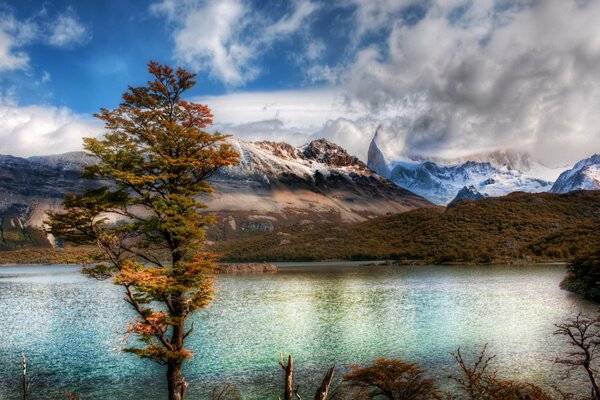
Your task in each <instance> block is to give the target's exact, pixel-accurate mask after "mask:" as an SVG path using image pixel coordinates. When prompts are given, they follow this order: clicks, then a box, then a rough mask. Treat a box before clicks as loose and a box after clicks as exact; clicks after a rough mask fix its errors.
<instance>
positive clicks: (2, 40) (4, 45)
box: [0, 9, 90, 73]
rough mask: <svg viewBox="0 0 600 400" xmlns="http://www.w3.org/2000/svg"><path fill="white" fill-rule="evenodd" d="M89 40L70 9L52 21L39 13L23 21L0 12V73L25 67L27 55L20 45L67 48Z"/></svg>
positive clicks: (7, 12)
mask: <svg viewBox="0 0 600 400" xmlns="http://www.w3.org/2000/svg"><path fill="white" fill-rule="evenodd" d="M89 38H90V33H89V32H88V30H87V29H86V28H85V27H84V26H83V25H82V24H81V23H80V22H79V20H78V18H77V16H76V15H75V13H74V12H73V11H72V10H70V9H68V10H67V11H66V12H64V13H60V14H58V15H56V16H55V17H54V18H50V17H49V15H48V13H47V11H46V10H45V9H42V10H41V11H39V12H37V13H34V14H33V15H31V16H30V17H29V18H27V19H24V20H18V19H17V18H16V17H15V16H14V15H13V14H12V13H10V12H9V11H6V10H0V73H1V72H4V71H10V70H19V69H25V68H27V67H28V66H29V55H28V54H27V53H26V52H25V51H24V50H23V49H22V47H23V46H24V45H28V44H31V43H36V42H38V43H39V42H42V43H46V44H49V45H51V46H56V47H71V46H74V45H80V44H83V43H85V42H87V41H88V40H89Z"/></svg>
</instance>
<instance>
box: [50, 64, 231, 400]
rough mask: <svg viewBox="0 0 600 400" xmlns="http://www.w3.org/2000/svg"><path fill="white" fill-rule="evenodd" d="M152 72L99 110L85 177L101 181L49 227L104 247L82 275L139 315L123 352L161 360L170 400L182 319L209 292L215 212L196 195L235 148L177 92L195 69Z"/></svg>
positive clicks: (181, 389) (206, 113)
mask: <svg viewBox="0 0 600 400" xmlns="http://www.w3.org/2000/svg"><path fill="white" fill-rule="evenodd" d="M148 72H149V73H150V74H151V75H152V76H153V80H151V81H149V82H148V83H147V85H146V86H141V87H132V86H130V87H129V90H128V91H127V92H126V93H125V94H124V95H123V103H121V105H120V106H119V107H117V108H116V109H113V110H108V109H102V110H101V112H100V113H99V114H96V115H95V117H97V118H99V119H101V120H103V121H104V124H105V128H106V130H107V132H106V133H105V134H104V136H103V137H102V138H101V139H95V138H85V139H84V148H85V150H87V151H88V152H90V153H91V154H93V155H94V156H95V157H96V159H97V163H96V164H95V165H91V166H88V167H86V169H85V171H84V176H85V177H87V178H91V179H96V180H100V181H101V182H102V184H103V185H102V186H101V187H100V188H94V189H88V190H86V191H85V192H84V193H83V194H82V195H76V194H72V195H69V196H67V197H66V198H65V200H64V202H63V207H64V211H62V212H55V213H50V219H49V221H48V222H47V224H48V226H49V231H50V232H51V233H53V234H54V235H56V236H58V237H61V238H64V239H66V240H67V241H70V242H74V243H90V242H92V243H96V244H97V245H98V247H99V248H100V249H101V250H102V251H103V253H104V255H105V258H106V259H107V260H108V261H106V262H104V263H101V264H99V265H96V266H94V267H86V268H84V273H86V274H87V275H89V276H91V277H95V278H98V279H107V278H112V279H113V282H114V283H115V284H116V285H120V286H122V287H123V288H124V290H125V301H126V302H127V303H129V305H130V306H131V307H132V309H133V310H134V311H135V312H136V314H137V319H136V320H135V321H133V322H131V323H130V324H128V326H127V334H128V336H132V337H135V338H137V339H139V340H140V341H139V343H138V345H136V346H131V347H129V348H126V349H125V351H128V352H131V353H134V354H137V355H138V356H140V357H142V358H146V359H149V360H152V361H154V362H157V363H159V364H161V365H166V366H167V383H168V392H169V399H170V400H183V399H184V398H185V393H186V389H187V382H186V381H185V380H184V378H183V376H182V365H183V362H184V360H187V359H189V358H190V357H191V356H192V352H191V351H190V350H189V349H187V348H186V347H185V341H186V338H187V337H188V336H189V335H190V334H191V333H192V331H193V329H194V326H193V323H192V324H188V319H189V317H190V315H192V314H193V313H194V312H195V311H197V310H200V309H202V308H205V307H207V306H208V305H209V303H210V301H211V300H212V298H213V287H212V284H213V282H212V278H211V277H210V275H208V274H207V273H209V272H210V271H211V270H212V268H213V266H214V258H213V256H212V255H211V254H209V253H207V252H204V251H202V246H203V239H204V234H205V232H204V228H205V226H206V225H207V224H210V223H211V222H212V218H211V217H210V216H208V215H206V214H203V213H201V211H202V210H203V209H204V208H206V206H205V205H204V204H203V203H201V202H200V201H199V199H198V196H199V195H200V194H202V193H208V192H210V191H211V190H212V189H211V186H210V185H209V184H208V182H207V179H208V178H209V177H210V176H211V175H212V174H214V173H215V171H217V170H218V169H219V168H221V167H223V166H227V165H233V164H236V163H237V162H238V157H239V155H238V154H237V153H236V152H235V151H234V150H232V148H231V147H230V145H228V144H227V143H225V141H224V140H225V136H223V135H221V134H220V133H215V134H209V133H207V132H205V131H204V130H203V128H205V127H206V126H207V125H209V124H211V123H212V115H211V112H210V109H209V108H208V107H207V106H205V105H200V104H194V103H190V102H187V101H185V100H183V99H182V94H183V93H184V92H185V91H186V90H188V89H190V88H191V87H192V86H194V84H195V81H194V77H195V75H194V74H192V73H189V72H187V71H185V70H184V69H181V68H179V69H178V70H177V71H174V70H173V69H171V68H170V67H168V66H166V65H161V64H159V63H157V62H150V63H149V64H148ZM115 219H116V220H117V221H116V222H115Z"/></svg>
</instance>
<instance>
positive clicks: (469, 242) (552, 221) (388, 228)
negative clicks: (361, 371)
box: [213, 191, 600, 263]
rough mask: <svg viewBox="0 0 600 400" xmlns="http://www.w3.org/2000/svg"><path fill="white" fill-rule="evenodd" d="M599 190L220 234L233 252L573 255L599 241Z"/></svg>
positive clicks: (465, 258)
mask: <svg viewBox="0 0 600 400" xmlns="http://www.w3.org/2000/svg"><path fill="white" fill-rule="evenodd" d="M599 222H600V192H598V191H579V192H571V193H567V194H551V193H537V194H530V193H513V194H510V195H508V196H504V197H490V198H486V199H482V200H476V201H473V200H463V201H459V202H457V203H455V204H454V205H453V206H451V207H448V208H447V209H444V208H441V207H430V208H423V209H418V210H414V211H410V212H406V213H403V214H397V215H393V216H386V217H381V218H376V219H373V220H370V221H366V222H361V223H357V224H353V225H351V226H348V227H342V226H335V227H331V226H330V227H326V226H322V227H319V228H313V229H308V228H305V229H304V230H300V228H297V229H296V232H294V230H292V229H289V230H285V231H282V232H274V233H269V234H266V235H261V236H256V237H252V238H246V239H241V240H232V241H227V242H217V243H215V245H214V246H213V248H214V250H216V251H219V252H221V254H223V258H224V259H226V260H270V261H274V260H279V261H284V260H290V261H291V260H325V259H399V260H402V261H404V262H433V263H444V262H466V263H468V262H485V263H487V262H528V261H547V260H568V259H571V258H572V257H574V256H576V255H577V254H579V253H580V252H583V251H585V250H587V249H588V248H590V247H593V246H598V245H600V234H599V233H597V229H596V228H595V227H597V226H598V223H599Z"/></svg>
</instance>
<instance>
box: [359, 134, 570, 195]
mask: <svg viewBox="0 0 600 400" xmlns="http://www.w3.org/2000/svg"><path fill="white" fill-rule="evenodd" d="M377 140H378V134H377V132H376V134H375V136H374V137H373V140H372V141H371V146H370V148H369V159H368V165H369V167H370V168H371V169H373V170H374V171H376V172H378V173H379V174H381V175H383V176H386V177H388V178H390V179H391V180H392V181H393V182H394V183H396V184H397V185H399V186H402V187H403V188H406V189H408V190H410V191H412V192H414V193H416V194H419V195H421V196H423V197H425V198H427V199H428V200H430V201H432V202H434V203H436V204H448V203H449V202H450V201H451V200H452V199H453V198H454V197H456V195H457V194H458V192H459V191H460V190H461V189H462V188H464V187H470V186H473V187H474V188H475V189H476V190H477V191H478V192H480V193H482V194H484V195H488V196H502V195H505V194H508V193H511V192H515V191H524V192H545V191H548V190H549V189H550V188H551V186H552V181H553V180H554V179H556V177H557V176H558V174H560V173H561V172H562V171H563V170H564V168H561V169H554V168H548V167H546V166H544V165H543V164H541V163H539V162H536V161H535V160H532V159H531V157H530V156H529V155H528V154H527V153H519V152H512V151H495V152H490V153H483V154H477V155H473V156H470V157H468V158H469V159H467V157H465V158H459V159H451V160H448V159H439V158H425V157H422V156H412V157H411V156H408V157H405V158H404V159H403V160H397V161H387V158H386V156H385V154H384V153H383V151H382V150H381V146H380V145H379V144H378V143H377Z"/></svg>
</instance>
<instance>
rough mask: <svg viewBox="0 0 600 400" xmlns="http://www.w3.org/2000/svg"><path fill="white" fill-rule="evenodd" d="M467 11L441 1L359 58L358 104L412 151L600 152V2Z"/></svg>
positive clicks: (507, 4) (354, 74)
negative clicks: (387, 122)
mask: <svg viewBox="0 0 600 400" xmlns="http://www.w3.org/2000/svg"><path fill="white" fill-rule="evenodd" d="M459 5H460V3H459V2H456V1H454V2H452V1H437V2H434V3H433V4H432V5H431V6H430V8H429V9H428V11H427V13H426V15H425V16H424V17H423V18H422V19H421V20H419V21H418V22H416V23H415V24H412V25H409V24H403V23H400V22H398V21H397V22H396V23H395V24H394V26H393V29H392V31H391V32H390V34H389V36H388V38H387V41H386V42H385V43H384V44H383V45H371V46H369V47H366V48H363V49H361V50H360V51H359V52H357V54H356V56H355V58H354V61H353V62H352V63H351V66H350V67H349V68H348V69H347V70H346V71H345V73H344V77H343V82H344V83H343V85H344V87H345V88H346V90H347V92H346V95H347V98H348V99H349V101H351V102H358V103H360V104H362V105H364V106H366V107H368V109H369V110H370V112H371V114H372V115H379V116H384V117H385V118H390V119H391V120H393V122H394V125H395V128H396V129H397V137H396V138H395V140H397V141H402V142H403V146H399V147H402V148H404V149H405V151H407V152H411V153H416V154H426V155H432V154H435V155H456V154H457V153H461V152H464V153H472V152H473V151H478V150H486V149H492V148H499V147H504V148H505V147H512V148H528V149H530V150H531V151H532V152H534V153H536V154H537V155H538V156H539V157H542V158H556V157H558V158H563V159H570V160H572V159H573V158H577V157H582V156H585V155H587V154H589V152H590V151H599V150H600V113H598V112H597V110H598V109H599V107H600V70H599V69H598V68H597V65H598V63H599V62H600V25H599V24H597V23H596V22H595V21H597V20H598V19H599V18H600V3H599V2H593V1H591V2H577V1H566V0H546V1H542V2H518V1H504V2H502V4H500V3H498V2H492V1H482V2H467V3H464V4H462V5H460V8H459ZM367 14H368V15H372V16H373V18H375V17H377V16H378V15H379V14H378V13H376V12H373V13H370V14H369V13H367ZM574 27H577V28H576V29H575V28H574ZM564 143H570V146H569V147H570V149H564V148H560V147H558V146H559V145H560V144H564Z"/></svg>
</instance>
